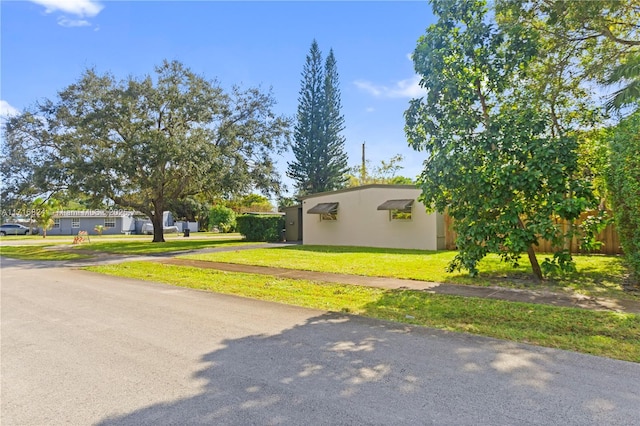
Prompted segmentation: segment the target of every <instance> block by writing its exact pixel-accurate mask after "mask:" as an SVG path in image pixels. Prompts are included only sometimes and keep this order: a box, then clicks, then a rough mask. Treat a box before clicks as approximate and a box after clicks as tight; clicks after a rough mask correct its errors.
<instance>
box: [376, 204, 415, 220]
mask: <svg viewBox="0 0 640 426" xmlns="http://www.w3.org/2000/svg"><path fill="white" fill-rule="evenodd" d="M412 209H413V199H402V200H387V201H385V202H384V203H382V204H380V205H379V206H378V210H388V211H389V220H411V213H412Z"/></svg>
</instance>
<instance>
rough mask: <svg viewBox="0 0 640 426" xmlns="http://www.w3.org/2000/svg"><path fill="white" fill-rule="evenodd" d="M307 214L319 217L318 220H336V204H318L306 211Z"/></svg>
mask: <svg viewBox="0 0 640 426" xmlns="http://www.w3.org/2000/svg"><path fill="white" fill-rule="evenodd" d="M307 213H309V214H318V215H320V220H337V219H338V203H318V204H316V205H315V206H313V207H311V208H310V209H309V210H307Z"/></svg>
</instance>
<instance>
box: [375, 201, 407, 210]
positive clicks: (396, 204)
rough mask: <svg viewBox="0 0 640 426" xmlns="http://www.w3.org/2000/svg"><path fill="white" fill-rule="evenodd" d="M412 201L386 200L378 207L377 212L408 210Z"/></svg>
mask: <svg viewBox="0 0 640 426" xmlns="http://www.w3.org/2000/svg"><path fill="white" fill-rule="evenodd" d="M412 205H413V200H387V201H385V202H384V203H382V204H380V205H379V206H378V210H408V209H410V208H411V206H412Z"/></svg>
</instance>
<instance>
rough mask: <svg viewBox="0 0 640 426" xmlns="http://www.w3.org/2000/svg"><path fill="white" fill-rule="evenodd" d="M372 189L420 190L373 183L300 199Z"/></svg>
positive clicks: (415, 187)
mask: <svg viewBox="0 0 640 426" xmlns="http://www.w3.org/2000/svg"><path fill="white" fill-rule="evenodd" d="M371 188H384V189H420V188H419V187H418V186H417V185H387V184H384V183H372V184H369V185H362V186H353V187H351V188H344V189H338V190H335V191H326V192H317V193H315V194H309V195H304V196H301V197H299V198H300V199H301V200H307V199H309V198H314V197H322V196H325V195H330V194H342V193H344V192H352V191H363V190H365V189H371Z"/></svg>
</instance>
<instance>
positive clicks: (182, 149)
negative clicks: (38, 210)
mask: <svg viewBox="0 0 640 426" xmlns="http://www.w3.org/2000/svg"><path fill="white" fill-rule="evenodd" d="M274 104H275V101H274V99H273V97H272V95H271V94H270V93H262V92H261V91H260V90H258V89H255V88H250V89H247V90H241V89H240V88H238V87H233V88H232V89H231V90H230V91H229V92H226V91H224V90H223V89H222V88H221V87H220V86H219V85H218V83H217V82H215V81H211V80H207V79H205V78H204V77H201V76H199V75H197V74H195V73H193V72H192V71H191V70H189V69H188V68H187V67H185V66H184V65H183V64H181V63H180V62H177V61H173V62H168V61H165V62H163V63H162V65H160V66H158V67H156V68H155V73H154V75H153V76H151V75H147V76H144V77H142V78H135V77H128V78H126V79H124V80H122V81H117V80H116V79H115V78H114V77H113V76H112V75H110V74H105V75H99V74H98V73H97V72H96V71H95V70H87V71H85V72H84V73H83V75H82V76H81V77H80V79H79V80H78V81H77V82H76V83H74V84H72V85H70V86H69V87H67V88H65V89H63V90H62V91H60V92H59V95H58V99H56V100H55V101H49V100H47V101H45V102H43V103H41V104H39V105H37V106H36V107H35V108H34V110H33V111H30V112H25V113H23V114H21V115H18V116H16V117H12V118H11V119H9V120H8V122H7V125H6V140H7V147H8V148H7V151H8V152H7V154H8V157H7V158H12V159H15V158H18V159H23V160H25V161H23V162H21V163H15V162H12V163H11V164H10V166H11V167H8V166H7V167H4V166H3V167H2V172H3V178H4V177H5V174H6V176H7V177H8V181H10V182H11V188H12V191H14V192H15V191H17V192H24V191H35V192H39V193H48V192H55V191H58V190H61V189H68V191H69V193H74V194H86V195H87V196H88V197H91V198H92V199H94V200H104V199H110V200H112V201H113V202H114V203H115V204H117V205H118V206H121V207H130V208H133V209H135V210H138V211H140V212H142V213H145V214H146V215H148V216H149V217H150V218H151V220H152V222H153V225H154V241H158V242H159V241H164V237H163V232H162V213H163V211H165V210H167V207H169V205H170V203H171V202H172V201H175V200H181V199H184V198H185V197H189V196H194V195H197V194H206V195H208V196H209V197H210V198H211V197H214V196H220V195H226V194H228V193H237V192H243V191H247V190H248V189H249V188H257V189H259V190H264V191H272V192H278V191H279V177H278V176H277V173H276V170H275V168H274V162H273V160H272V158H271V156H272V155H273V154H274V153H279V152H282V151H283V150H284V148H285V146H286V143H287V142H288V136H289V130H288V128H289V122H288V120H287V119H285V118H282V117H278V116H276V114H275V113H274V112H273V106H274Z"/></svg>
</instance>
